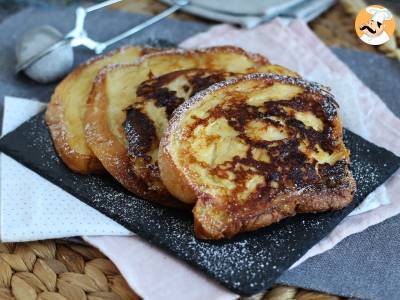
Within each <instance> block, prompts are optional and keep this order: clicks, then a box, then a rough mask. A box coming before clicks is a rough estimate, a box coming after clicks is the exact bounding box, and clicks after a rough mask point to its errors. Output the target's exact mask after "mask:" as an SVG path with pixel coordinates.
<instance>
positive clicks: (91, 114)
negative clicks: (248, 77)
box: [85, 47, 268, 203]
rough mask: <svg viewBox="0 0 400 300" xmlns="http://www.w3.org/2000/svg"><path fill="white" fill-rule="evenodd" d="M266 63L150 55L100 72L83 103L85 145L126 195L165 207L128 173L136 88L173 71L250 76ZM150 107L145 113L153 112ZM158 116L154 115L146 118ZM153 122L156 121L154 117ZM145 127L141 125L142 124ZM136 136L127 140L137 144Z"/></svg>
mask: <svg viewBox="0 0 400 300" xmlns="http://www.w3.org/2000/svg"><path fill="white" fill-rule="evenodd" d="M267 63H268V61H267V60H266V59H265V58H264V57H262V56H260V55H253V54H249V53H247V52H245V51H244V50H242V49H240V48H236V47H213V48H207V49H202V50H193V51H184V50H171V51H163V52H158V53H153V54H149V55H147V56H144V57H143V58H141V60H140V61H139V62H138V63H137V64H131V65H114V66H110V67H108V68H105V69H104V70H102V71H101V72H100V73H99V74H98V76H97V78H96V80H95V82H94V84H93V89H92V92H91V94H90V96H89V98H88V109H87V111H86V117H85V132H86V140H87V142H88V144H89V146H90V148H91V149H92V151H93V153H94V154H95V155H96V156H97V158H98V159H99V160H100V161H101V163H102V164H103V166H104V167H105V168H106V169H107V171H108V172H109V173H110V174H111V175H112V176H113V177H114V178H115V179H117V180H118V181H119V182H120V183H121V184H122V185H123V186H124V187H126V188H127V189H128V190H130V191H131V192H133V193H135V194H137V195H138V196H140V197H143V198H145V199H150V200H154V201H158V202H162V203H165V201H166V200H167V199H171V198H172V197H171V196H170V195H169V193H168V191H167V190H166V189H165V188H164V187H163V186H161V185H160V184H154V181H150V182H147V181H146V180H143V179H142V178H140V176H138V175H137V174H135V171H134V170H132V169H131V168H130V159H129V155H128V150H127V149H128V142H127V139H126V136H125V132H124V126H123V124H124V122H125V119H126V108H128V107H129V106H132V105H134V103H135V102H136V101H138V97H137V94H136V92H137V87H138V86H139V85H140V84H141V83H142V82H143V81H145V80H148V79H150V78H154V77H158V76H161V75H164V74H166V73H170V72H173V71H178V70H184V69H190V68H207V69H209V70H221V71H225V72H251V71H254V70H255V69H256V68H257V67H260V66H264V65H266V64H267ZM152 108H154V107H150V108H149V109H152ZM153 113H154V114H157V113H159V111H157V109H154V110H153V111H151V112H149V114H153ZM154 118H157V117H156V116H155V115H154ZM143 125H146V124H143ZM141 137H142V133H139V134H138V135H137V136H136V137H131V138H132V139H135V138H137V139H140V138H141Z"/></svg>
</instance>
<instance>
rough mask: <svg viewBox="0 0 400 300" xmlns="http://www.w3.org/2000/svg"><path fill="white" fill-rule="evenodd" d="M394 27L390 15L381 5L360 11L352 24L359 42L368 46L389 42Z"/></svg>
mask: <svg viewBox="0 0 400 300" xmlns="http://www.w3.org/2000/svg"><path fill="white" fill-rule="evenodd" d="M395 27H396V23H395V20H394V17H393V15H392V13H391V12H390V11H389V10H388V9H387V8H386V7H383V6H381V5H371V6H368V7H367V8H363V9H362V10H360V12H359V13H358V15H357V18H356V22H355V24H354V28H355V30H356V33H357V35H358V37H359V38H360V40H362V41H363V42H364V43H366V44H369V45H382V44H384V43H386V42H387V41H389V40H390V38H391V37H392V35H393V32H394V29H395Z"/></svg>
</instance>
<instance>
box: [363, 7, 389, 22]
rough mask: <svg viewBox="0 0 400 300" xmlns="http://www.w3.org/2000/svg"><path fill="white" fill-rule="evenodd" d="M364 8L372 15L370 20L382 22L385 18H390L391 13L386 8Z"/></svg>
mask: <svg viewBox="0 0 400 300" xmlns="http://www.w3.org/2000/svg"><path fill="white" fill-rule="evenodd" d="M365 10H366V11H367V13H369V14H371V15H372V18H371V20H373V21H375V22H379V23H381V24H382V23H383V22H384V21H385V20H391V19H392V13H391V12H390V11H389V10H388V9H387V8H378V7H373V6H368V7H367V8H366V9H365Z"/></svg>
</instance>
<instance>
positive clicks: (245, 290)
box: [0, 112, 400, 296]
mask: <svg viewBox="0 0 400 300" xmlns="http://www.w3.org/2000/svg"><path fill="white" fill-rule="evenodd" d="M43 115H44V112H40V113H38V114H37V115H35V116H33V117H32V118H31V119H29V120H28V121H26V122H29V121H30V120H32V119H35V118H38V119H39V121H40V118H43ZM26 122H25V123H26ZM25 123H23V124H22V125H21V126H23V125H24V124H25ZM21 126H20V127H21ZM18 128H19V127H18ZM18 128H17V129H16V130H18ZM13 132H14V131H13ZM13 132H10V133H9V134H7V135H5V136H4V137H3V138H2V139H1V140H0V151H2V152H4V153H5V154H7V155H9V156H11V157H13V158H14V159H16V160H17V161H19V162H20V163H22V164H23V165H25V166H27V167H28V168H29V169H31V170H32V171H34V172H35V173H38V174H39V175H40V176H42V177H43V178H45V179H46V180H49V181H50V182H52V183H53V184H56V185H57V186H59V187H60V188H62V189H63V190H65V191H66V192H68V193H70V194H72V195H73V196H75V197H77V198H78V199H80V200H81V201H83V202H84V203H86V204H88V205H89V206H91V207H93V208H95V209H97V210H99V211H100V212H101V213H103V214H105V215H107V216H109V217H110V218H112V219H114V220H115V221H117V222H118V223H119V224H121V225H122V226H124V227H126V228H128V229H129V230H132V231H133V232H135V233H137V234H138V235H139V236H140V237H142V238H144V239H145V240H147V241H148V242H151V243H152V244H154V245H156V246H158V247H161V248H162V249H164V250H166V251H167V252H168V253H171V254H172V255H174V256H175V257H178V258H180V259H182V260H184V261H186V262H187V263H190V264H191V265H192V266H195V267H196V268H197V269H200V270H201V271H203V272H205V273H206V274H208V275H210V276H211V277H212V278H214V279H215V280H216V281H218V282H219V283H220V284H222V285H224V286H226V287H228V288H229V289H230V290H232V291H234V292H236V293H238V294H241V295H245V296H249V295H254V294H255V293H258V292H262V291H265V290H266V289H268V288H269V287H270V286H271V285H272V284H273V283H274V282H275V280H276V279H277V278H278V277H279V275H278V276H275V277H274V278H268V279H265V280H264V281H263V282H262V287H261V289H260V288H257V289H252V288H251V286H249V287H246V286H241V288H235V287H234V286H232V285H230V284H229V282H226V281H223V280H221V279H219V278H216V277H215V276H213V274H212V273H210V272H209V271H208V270H207V269H205V268H203V267H202V266H199V265H198V264H197V263H196V261H195V260H193V259H191V258H187V257H182V256H181V255H179V254H178V253H175V252H173V251H171V250H170V249H168V247H167V246H166V245H164V244H163V243H162V242H160V241H157V240H156V239H155V235H154V234H151V233H144V232H143V231H142V230H141V229H140V228H139V226H135V225H134V224H130V223H127V222H125V221H124V220H123V219H121V218H120V217H119V216H118V215H113V214H111V213H110V212H109V211H107V210H106V209H103V208H99V207H95V206H94V205H93V203H92V202H90V201H88V200H86V199H85V198H84V197H82V196H81V195H79V194H78V193H77V192H76V191H74V190H72V189H70V188H68V187H66V186H62V185H60V184H58V182H56V180H55V179H54V177H53V176H51V175H49V173H47V174H43V173H42V171H41V170H40V168H38V167H36V166H35V165H34V164H31V163H30V162H29V161H27V160H25V159H23V158H22V157H20V156H18V155H17V154H16V153H12V152H10V151H9V149H8V148H7V145H6V144H5V143H2V142H1V141H3V140H4V139H6V138H7V136H8V135H11V134H13ZM349 132H350V131H349ZM350 133H351V132H350ZM351 134H352V135H355V134H354V133H351ZM364 141H365V142H367V143H369V144H371V143H370V142H368V141H366V140H364ZM374 146H375V147H378V148H380V149H383V150H384V151H387V152H388V153H390V155H391V156H393V158H396V159H397V161H398V165H397V166H395V165H392V168H391V170H390V171H389V172H388V173H387V175H385V177H384V181H386V180H388V178H390V176H391V174H393V173H394V172H395V171H396V170H397V168H398V167H399V166H400V158H398V157H397V156H396V155H394V154H393V153H391V152H390V151H388V150H386V149H384V148H382V147H379V146H376V145H374ZM82 198H83V199H82ZM141 201H145V200H141ZM152 205H155V204H152ZM356 205H358V203H352V204H351V205H350V206H348V207H347V208H346V209H345V210H342V211H340V212H346V213H345V214H344V215H343V216H341V218H340V219H336V220H335V222H331V223H330V226H329V227H330V228H329V232H330V231H332V230H333V229H334V228H335V227H336V226H337V224H339V223H340V222H341V220H343V218H344V217H345V216H346V215H348V214H349V213H350V212H351V211H352V210H353V209H354V208H355V207H356ZM283 222H284V221H283ZM272 226H273V225H272ZM329 232H328V233H327V234H329ZM321 239H323V237H321V238H320V239H319V240H321ZM316 242H318V241H315V240H308V241H307V247H306V248H307V249H310V248H311V247H312V246H313V245H315V244H316ZM307 251H308V250H304V253H299V254H298V258H300V257H301V256H302V255H304V254H305V253H306V252H307ZM292 264H293V262H292V261H288V262H287V264H286V265H285V266H283V269H285V270H286V269H288V268H289V267H290V266H291V265H292Z"/></svg>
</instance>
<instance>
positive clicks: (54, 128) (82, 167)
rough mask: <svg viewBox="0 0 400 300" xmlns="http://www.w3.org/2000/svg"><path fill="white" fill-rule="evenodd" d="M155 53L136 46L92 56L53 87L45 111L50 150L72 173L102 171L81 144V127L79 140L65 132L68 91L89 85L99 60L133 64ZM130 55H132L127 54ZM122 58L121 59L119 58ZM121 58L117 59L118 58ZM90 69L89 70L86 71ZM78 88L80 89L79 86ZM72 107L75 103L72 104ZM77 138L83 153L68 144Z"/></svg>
mask: <svg viewBox="0 0 400 300" xmlns="http://www.w3.org/2000/svg"><path fill="white" fill-rule="evenodd" d="M153 51H156V50H155V49H150V48H149V49H144V48H139V47H122V48H119V49H116V50H114V51H111V52H109V53H107V54H105V55H101V56H97V57H94V58H92V59H90V60H88V61H87V62H85V63H83V64H81V65H79V66H78V67H77V68H76V69H75V70H73V71H72V72H71V73H70V74H69V75H68V76H67V77H65V78H64V79H63V80H62V81H61V82H60V83H59V84H58V85H57V87H56V89H55V91H54V93H53V95H52V97H51V100H50V103H49V105H48V108H47V111H46V116H45V117H46V122H47V124H48V126H49V130H50V133H51V136H52V139H53V143H54V147H55V148H56V151H57V153H58V155H59V156H60V158H61V159H62V160H63V161H64V162H65V164H66V165H67V166H68V167H69V168H70V169H71V170H73V171H74V172H77V173H82V174H88V173H93V172H95V173H96V172H101V171H103V170H104V168H103V166H102V165H101V163H100V161H99V160H98V159H97V158H96V156H94V155H93V153H91V151H90V149H89V148H87V147H86V145H85V144H84V143H85V142H84V132H83V128H82V129H81V132H80V133H78V134H79V135H81V137H77V135H78V134H77V133H75V134H73V133H71V132H70V130H69V129H68V125H67V120H66V119H65V118H66V116H65V110H66V108H67V107H66V106H68V105H69V103H65V101H66V99H67V97H68V95H69V93H71V90H72V89H77V88H78V86H77V85H78V84H79V82H80V81H81V82H83V81H85V83H84V85H90V86H91V82H92V80H93V79H94V77H95V74H96V73H97V70H98V69H100V68H101V67H102V61H104V62H106V61H107V60H116V61H121V62H123V61H126V60H127V59H128V60H129V61H130V62H133V61H135V59H136V58H137V57H138V56H139V55H144V54H148V53H150V52H153ZM130 52H132V54H131V55H130V54H128V53H130ZM125 53H127V54H128V55H126V56H124V57H123V58H122V55H125ZM119 55H121V58H120V57H119ZM91 68H92V69H93V70H90V69H91ZM87 71H91V72H93V74H94V75H88V76H89V78H81V76H82V73H84V72H87ZM90 86H88V87H87V90H88V92H89V91H90ZM79 88H80V87H79ZM78 96H79V97H80V98H81V99H78V100H79V105H81V109H82V110H83V109H84V108H85V106H86V99H87V94H83V95H78ZM74 105H76V104H74ZM72 137H73V138H74V139H76V138H81V139H83V145H82V147H83V148H84V150H85V151H84V152H86V153H84V152H81V151H79V150H78V149H76V148H75V147H74V146H73V145H72V144H71V142H70V141H71V138H72Z"/></svg>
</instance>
